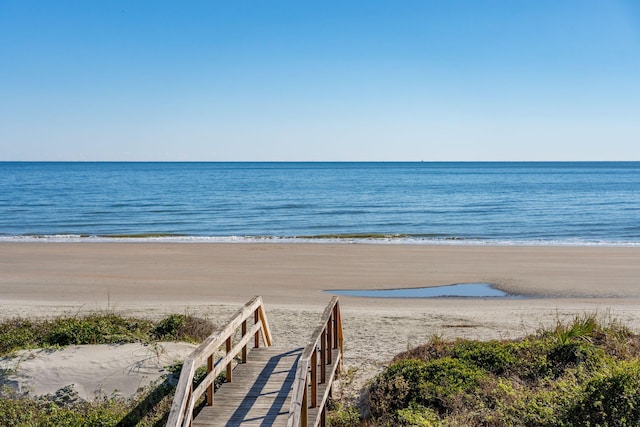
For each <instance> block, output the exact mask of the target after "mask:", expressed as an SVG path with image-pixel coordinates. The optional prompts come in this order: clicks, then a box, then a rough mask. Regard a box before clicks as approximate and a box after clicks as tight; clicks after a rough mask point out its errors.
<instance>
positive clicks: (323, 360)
mask: <svg viewBox="0 0 640 427" xmlns="http://www.w3.org/2000/svg"><path fill="white" fill-rule="evenodd" d="M326 379H327V331H326V330H323V331H322V335H321V338H320V384H324V382H325V381H326Z"/></svg>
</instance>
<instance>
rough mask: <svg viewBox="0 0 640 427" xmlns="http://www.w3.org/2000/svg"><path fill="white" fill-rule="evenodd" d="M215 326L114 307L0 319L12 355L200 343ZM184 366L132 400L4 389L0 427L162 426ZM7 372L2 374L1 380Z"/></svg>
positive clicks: (0, 341)
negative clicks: (126, 313) (91, 347)
mask: <svg viewBox="0 0 640 427" xmlns="http://www.w3.org/2000/svg"><path fill="white" fill-rule="evenodd" d="M213 329H214V325H213V324H212V323H211V322H209V321H207V320H204V319H200V318H197V317H194V316H191V315H188V314H171V315H169V316H167V317H165V318H163V319H161V320H159V321H151V320H148V319H140V318H133V317H123V316H120V315H118V314H115V313H113V312H110V311H109V312H101V313H92V314H88V315H82V316H65V317H59V318H54V319H39V320H33V319H24V318H16V319H9V320H5V321H3V322H1V323H0V356H2V357H8V356H11V355H12V354H13V353H14V352H16V351H18V350H25V349H33V348H52V349H54V348H59V347H64V346H67V345H80V344H115V343H131V342H141V343H154V342H159V341H185V342H193V343H197V342H201V341H202V340H204V339H205V338H206V337H207V336H209V335H210V334H211V333H212V331H213ZM180 367H181V366H180V365H176V366H172V367H167V368H168V370H169V371H170V374H169V375H168V376H167V377H166V378H165V379H164V380H163V381H161V382H160V383H158V384H154V385H153V386H151V387H149V388H147V389H145V390H143V391H142V392H140V393H138V394H137V395H136V396H135V397H133V398H122V397H114V396H102V397H99V398H97V399H96V400H95V401H91V402H88V401H84V400H82V399H78V398H77V396H76V394H75V393H74V390H73V388H65V389H61V390H59V391H58V392H57V393H56V394H55V395H50V396H40V397H31V396H28V395H25V394H19V393H17V392H16V391H14V390H11V389H10V388H8V387H1V388H0V425H2V426H42V427H45V426H51V427H53V426H70V427H71V426H73V427H80V426H87V427H89V426H134V425H138V426H161V425H164V424H165V423H166V417H167V416H168V413H169V410H170V408H171V401H172V399H173V393H174V390H175V382H176V381H177V376H178V375H179V373H180ZM5 374H6V373H4V372H0V379H3V377H4V376H5ZM201 376H202V375H200V376H198V377H197V378H196V381H198V380H199V378H201Z"/></svg>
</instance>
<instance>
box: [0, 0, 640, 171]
mask: <svg viewBox="0 0 640 427" xmlns="http://www.w3.org/2000/svg"><path fill="white" fill-rule="evenodd" d="M0 160H176V161H182V160H186V161H196V160H202V161H227V160H265V161H270V160H283V161H295V160H312V161H314V160H318V161H323V160H345V161H348V160H371V161H378V160H389V161H392V160H425V161H440V160H463V161H464V160H640V2H637V1H635V0H602V1H589V0H581V1H577V0H576V1H570V0H567V1H562V0H553V1H546V0H536V1H533V0H532V1H513V0H510V1H444V0H433V1H429V0H422V1H376V0H368V1H324V2H310V1H243V0H235V1H224V2H223V1H182V2H178V1H176V2H165V1H153V2H151V1H127V2H124V1H86V0H83V1H76V2H69V1H28V0H24V1H14V0H0Z"/></svg>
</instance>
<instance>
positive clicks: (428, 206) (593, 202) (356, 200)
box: [0, 162, 640, 246]
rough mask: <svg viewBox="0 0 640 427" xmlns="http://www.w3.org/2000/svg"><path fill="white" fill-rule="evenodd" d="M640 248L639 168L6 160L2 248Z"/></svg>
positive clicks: (0, 189)
mask: <svg viewBox="0 0 640 427" xmlns="http://www.w3.org/2000/svg"><path fill="white" fill-rule="evenodd" d="M31 240H37V241H43V240H51V241H95V240H99V241H102V240H108V241H112V240H127V241H175V242H183V241H189V242H192V241H203V242H211V241H214V242H256V241H259V242H262V241H268V242H318V243H323V242H331V243H334V242H343V243H359V242H364V243H379V244H396V243H406V244H478V245H482V244H491V245H495V244H497V245H577V246H583V245H614V246H640V162H513V163H512V162H505V163H503V162H496V163H493V162H478V163H476V162H450V163H448V162H437V163H432V162H409V163H398V162H389V163H386V162H373V163H369V162H362V163H358V162H356V163H350V162H318V163H314V162H311V163H297V162H291V163H275V162H274V163H272V162H269V163H254V162H247V163H244V162H238V163H235V162H232V163H222V162H213V163H208V162H203V163H179V162H176V163H171V162H170V163H165V162H149V163H146V162H141V163H137V162H69V163H65V162H0V241H31Z"/></svg>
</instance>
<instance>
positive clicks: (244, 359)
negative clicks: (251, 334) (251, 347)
mask: <svg viewBox="0 0 640 427" xmlns="http://www.w3.org/2000/svg"><path fill="white" fill-rule="evenodd" d="M245 335H247V321H246V320H245V321H244V322H242V338H244V336H245ZM242 363H247V345H246V344H245V345H244V346H243V347H242Z"/></svg>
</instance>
